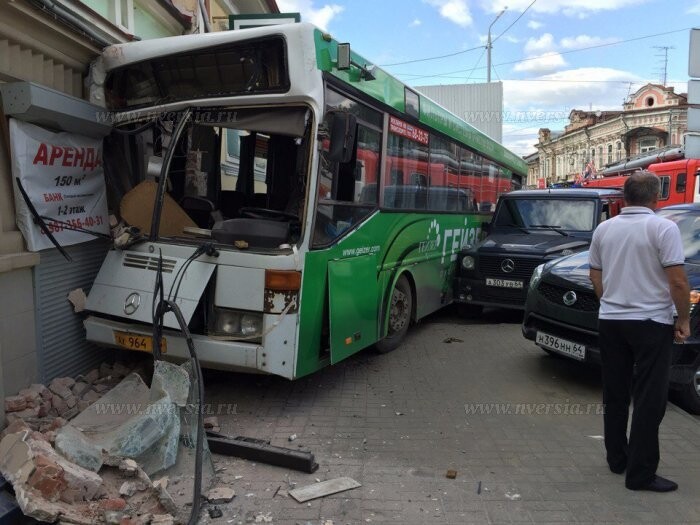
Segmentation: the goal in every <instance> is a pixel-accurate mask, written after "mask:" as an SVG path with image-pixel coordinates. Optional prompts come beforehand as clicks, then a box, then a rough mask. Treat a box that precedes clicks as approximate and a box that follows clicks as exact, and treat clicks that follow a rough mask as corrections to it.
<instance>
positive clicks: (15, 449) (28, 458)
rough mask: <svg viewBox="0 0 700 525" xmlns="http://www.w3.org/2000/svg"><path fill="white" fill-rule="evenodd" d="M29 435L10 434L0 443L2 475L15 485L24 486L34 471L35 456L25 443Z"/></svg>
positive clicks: (27, 433) (23, 433)
mask: <svg viewBox="0 0 700 525" xmlns="http://www.w3.org/2000/svg"><path fill="white" fill-rule="evenodd" d="M28 435H29V432H27V431H25V432H19V433H16V434H8V435H6V436H5V437H4V438H3V439H2V441H0V473H2V475H3V476H4V477H5V479H6V480H7V481H9V482H10V483H12V484H13V485H15V484H20V485H21V484H24V483H25V482H26V481H27V479H29V476H30V475H31V473H32V471H33V470H34V463H33V462H32V459H33V458H34V454H33V453H32V450H31V449H30V448H29V445H28V444H27V443H26V442H25V439H26V437H27V436H28Z"/></svg>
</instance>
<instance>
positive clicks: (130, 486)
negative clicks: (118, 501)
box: [119, 480, 148, 498]
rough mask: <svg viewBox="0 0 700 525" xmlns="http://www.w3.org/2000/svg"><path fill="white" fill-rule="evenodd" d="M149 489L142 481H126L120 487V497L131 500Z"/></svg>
mask: <svg viewBox="0 0 700 525" xmlns="http://www.w3.org/2000/svg"><path fill="white" fill-rule="evenodd" d="M147 488H148V486H147V485H146V484H145V483H143V482H142V481H140V480H130V481H125V482H124V483H122V484H121V486H120V487H119V495H121V496H126V497H127V498H130V497H131V496H133V495H134V494H136V493H137V492H141V491H143V490H146V489H147Z"/></svg>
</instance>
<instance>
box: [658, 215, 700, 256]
mask: <svg viewBox="0 0 700 525" xmlns="http://www.w3.org/2000/svg"><path fill="white" fill-rule="evenodd" d="M657 214H658V215H660V216H661V217H664V218H666V219H669V220H672V221H673V222H675V223H676V224H677V225H678V229H679V230H680V231H681V239H683V251H684V252H685V258H686V259H688V260H695V261H698V260H700V210H688V209H686V210H666V209H662V210H659V211H658V212H657Z"/></svg>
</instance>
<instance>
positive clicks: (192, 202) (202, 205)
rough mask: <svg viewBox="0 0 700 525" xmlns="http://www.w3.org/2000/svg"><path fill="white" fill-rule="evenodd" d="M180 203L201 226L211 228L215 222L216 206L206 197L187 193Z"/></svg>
mask: <svg viewBox="0 0 700 525" xmlns="http://www.w3.org/2000/svg"><path fill="white" fill-rule="evenodd" d="M179 204H180V206H181V207H182V209H183V210H185V212H186V213H187V215H189V216H190V218H191V219H192V220H193V221H194V222H195V223H196V224H197V226H199V227H200V228H206V229H209V228H211V227H212V225H213V224H214V220H213V218H212V213H213V212H214V210H215V209H216V206H214V203H213V202H212V201H210V200H209V199H207V198H206V197H196V196H190V195H185V196H184V197H182V198H181V199H180V202H179Z"/></svg>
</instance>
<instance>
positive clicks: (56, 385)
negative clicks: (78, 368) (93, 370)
mask: <svg viewBox="0 0 700 525" xmlns="http://www.w3.org/2000/svg"><path fill="white" fill-rule="evenodd" d="M69 380H70V381H69ZM74 384H75V380H74V379H73V378H71V377H57V378H56V379H54V380H53V381H51V382H50V383H49V390H51V392H53V393H54V394H56V395H59V396H61V397H62V398H63V399H66V398H68V397H70V396H72V395H73V392H72V391H71V389H70V387H72V386H73V385H74Z"/></svg>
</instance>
